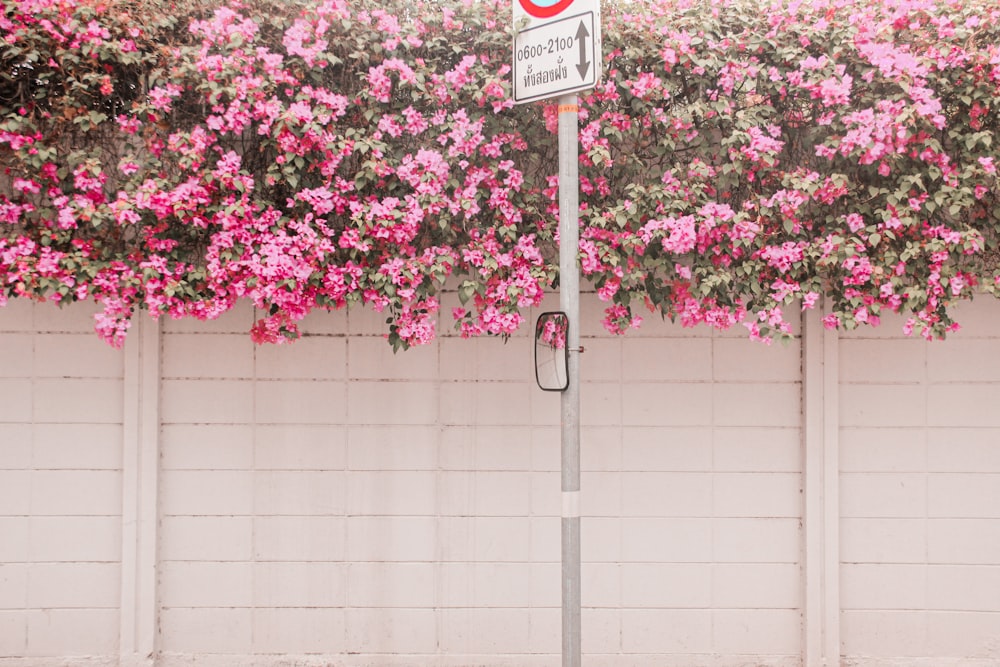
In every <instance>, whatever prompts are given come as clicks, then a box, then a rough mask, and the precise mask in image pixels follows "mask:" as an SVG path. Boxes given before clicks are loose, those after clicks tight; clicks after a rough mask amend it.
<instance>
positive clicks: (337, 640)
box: [0, 299, 1000, 667]
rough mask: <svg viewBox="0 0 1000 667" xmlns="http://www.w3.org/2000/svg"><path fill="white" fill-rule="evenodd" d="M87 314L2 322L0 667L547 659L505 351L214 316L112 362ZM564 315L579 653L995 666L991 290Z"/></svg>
mask: <svg viewBox="0 0 1000 667" xmlns="http://www.w3.org/2000/svg"><path fill="white" fill-rule="evenodd" d="M585 308H586V309H590V310H592V311H595V312H596V310H597V309H598V308H599V305H598V304H597V303H596V301H588V302H587V303H586V305H585ZM442 311H443V312H448V309H447V308H444V309H442ZM89 312H90V311H89V310H88V309H87V308H86V307H80V306H77V307H73V308H70V309H68V310H61V311H60V310H57V309H55V308H52V307H50V306H44V305H37V306H34V305H31V304H25V303H18V302H12V304H11V305H10V306H8V307H7V308H5V309H0V666H2V667H13V666H14V665H17V666H19V667H20V666H22V665H23V666H29V665H31V666H35V665H39V666H42V665H45V666H49V665H51V666H54V665H78V664H79V665H83V664H88V665H118V664H121V665H148V664H154V663H155V664H156V665H164V666H171V665H185V666H190V665H195V666H198V665H205V666H206V667H214V666H220V667H221V666H227V667H228V666H235V665H260V666H261V667H263V666H265V665H267V666H268V667H270V666H271V665H275V666H277V665H279V664H280V665H289V664H296V665H298V664H301V665H317V666H318V665H326V664H330V663H334V664H338V665H345V666H355V665H358V666H359V665H370V666H376V665H385V666H402V665H428V666H442V667H447V666H452V667H457V666H460V665H461V666H465V665H497V666H500V665H506V666H514V665H517V666H521V665H525V666H529V667H530V666H532V665H539V666H541V665H545V666H549V665H557V664H559V659H558V651H559V647H560V638H559V632H560V623H559V606H560V600H559V515H560V509H561V508H560V497H559V475H558V469H559V434H558V419H559V417H558V398H557V396H556V395H555V394H546V393H543V392H541V391H540V390H538V389H537V388H535V387H534V381H533V374H532V370H531V347H530V341H529V340H528V339H527V338H526V337H515V338H513V339H511V340H510V341H508V342H507V343H506V344H504V343H503V342H502V341H499V340H491V339H483V340H461V339H459V338H456V337H454V336H452V335H451V332H450V331H448V330H447V326H448V325H447V323H445V328H446V330H445V331H443V332H442V334H443V335H442V337H441V338H440V339H439V341H438V342H437V343H436V344H435V345H432V346H430V347H427V348H420V349H414V350H411V351H409V352H406V353H401V354H398V355H395V356H394V355H393V354H392V352H391V349H390V348H389V346H388V345H386V344H385V342H384V340H383V339H382V338H381V336H380V334H381V331H382V326H383V325H382V319H383V318H382V317H381V316H379V315H377V314H374V313H369V312H366V311H352V312H351V313H349V314H348V313H335V314H328V315H322V316H315V317H312V318H310V320H309V321H307V326H306V327H305V331H306V336H305V337H304V338H303V339H302V340H300V341H299V342H298V343H296V344H294V345H291V346H282V347H267V346H265V347H255V346H254V345H253V344H252V343H251V342H250V339H249V336H248V335H247V334H246V331H247V329H248V328H249V326H250V324H251V322H252V319H253V317H252V313H251V312H250V311H249V310H248V309H242V310H239V311H236V312H234V313H231V314H229V315H227V316H226V317H225V318H223V319H222V320H220V321H217V322H212V323H200V322H187V321H183V322H164V323H163V324H162V326H161V327H159V328H158V329H157V328H155V327H149V326H145V325H144V326H143V327H141V328H139V330H138V331H135V332H133V334H132V337H131V338H130V340H129V344H128V347H127V348H126V350H125V351H123V352H115V351H112V350H110V349H108V348H106V347H105V346H104V344H103V343H101V342H100V341H98V339H97V337H96V336H95V335H94V334H92V333H90V326H91V324H90V320H89ZM595 312H591V313H588V314H587V315H586V318H587V319H586V321H585V324H584V332H583V333H584V336H585V340H584V345H585V346H586V349H587V351H586V353H585V355H584V357H583V360H582V363H583V369H584V371H583V372H584V376H585V377H584V380H585V385H584V388H583V391H582V396H583V399H582V400H583V415H584V426H583V469H584V472H583V479H582V483H583V494H582V505H583V506H582V511H583V515H584V519H583V549H584V557H583V560H584V563H583V596H584V618H583V632H584V646H583V648H584V652H585V656H586V657H585V664H586V665H588V667H591V666H592V667H598V666H605V665H607V666H609V667H610V666H612V665H614V666H615V667H626V666H643V665H648V666H650V667H651V666H653V665H656V666H658V667H659V666H663V665H669V666H670V667H685V666H691V667H695V666H699V667H700V666H706V667H708V666H712V667H722V666H728V665H733V666H737V665H739V666H743V665H755V666H756V665H771V666H781V667H784V666H791V665H800V664H804V665H809V666H810V667H811V666H812V665H822V664H824V662H823V661H824V659H825V660H826V662H825V664H826V665H828V666H829V665H834V664H836V663H837V662H839V661H840V660H839V659H838V658H837V657H836V656H835V655H834V654H838V655H839V654H842V655H843V656H844V657H843V664H848V665H865V666H867V665H873V666H874V665H893V666H894V667H895V666H899V667H911V666H912V667H932V666H933V667H939V666H941V667H945V666H948V665H955V666H957V665H960V664H961V665H963V666H968V665H974V666H976V667H980V666H981V667H986V666H987V665H991V666H995V665H997V664H1000V437H997V436H998V435H1000V417H998V415H1000V412H998V411H997V410H996V409H995V407H994V406H996V405H997V404H998V401H997V398H1000V361H998V360H1000V337H996V336H994V334H993V331H992V330H993V328H994V327H992V326H991V325H992V324H993V323H994V322H997V321H1000V320H998V317H1000V304H996V303H995V302H993V301H990V300H987V299H983V300H980V301H976V302H975V303H972V304H969V305H968V306H967V307H965V308H963V315H964V318H963V319H964V321H965V323H966V325H967V327H966V330H965V331H963V332H962V333H960V334H958V335H957V336H955V337H954V338H953V339H951V340H949V341H948V342H946V343H933V344H927V343H924V342H922V341H913V340H908V339H903V338H895V337H893V336H894V335H895V333H896V332H898V330H899V327H898V323H895V324H894V323H892V322H889V323H887V324H886V325H885V326H884V328H883V329H881V330H875V331H866V332H862V333H857V334H850V335H843V336H841V337H838V336H836V335H833V334H830V333H829V332H824V331H822V329H819V328H816V327H814V326H810V325H807V326H806V328H805V329H804V331H803V334H802V337H801V339H800V341H801V342H800V341H796V342H793V343H791V344H789V345H780V344H776V345H774V346H772V347H765V346H763V345H760V344H756V343H751V342H749V341H747V340H744V339H743V338H742V337H740V336H739V335H738V332H734V333H733V334H726V335H719V334H716V335H712V334H711V333H710V332H708V331H706V330H703V329H696V330H684V329H681V328H680V327H675V326H672V325H670V324H669V323H660V322H656V321H650V322H648V323H647V324H646V325H644V327H643V328H642V329H641V330H640V331H639V332H637V333H636V334H634V335H630V336H629V337H627V338H624V339H622V338H610V337H607V336H605V335H604V334H603V333H602V332H601V331H600V329H599V324H596V323H597V322H598V321H599V319H600V318H599V316H596V315H595ZM150 655H151V656H152V657H149V656H150Z"/></svg>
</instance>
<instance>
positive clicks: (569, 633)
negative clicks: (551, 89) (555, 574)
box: [559, 94, 581, 667]
mask: <svg viewBox="0 0 1000 667" xmlns="http://www.w3.org/2000/svg"><path fill="white" fill-rule="evenodd" d="M578 117H579V108H578V107H577V99H576V95H575V94H573V95H562V96H560V97H559V306H560V309H561V310H562V311H563V312H564V313H566V315H567V316H568V318H567V319H568V320H569V331H568V332H567V335H566V347H567V349H568V350H569V369H568V370H569V372H568V377H569V386H568V387H567V389H566V391H564V392H563V393H562V401H561V404H560V423H561V438H560V440H561V449H562V665H563V667H580V662H581V649H580V637H581V633H580V268H579V266H578V263H577V254H578V248H579V247H580V223H579V219H580V218H579V215H580V209H579V207H580V192H579V188H580V176H579V158H578V151H579V121H578Z"/></svg>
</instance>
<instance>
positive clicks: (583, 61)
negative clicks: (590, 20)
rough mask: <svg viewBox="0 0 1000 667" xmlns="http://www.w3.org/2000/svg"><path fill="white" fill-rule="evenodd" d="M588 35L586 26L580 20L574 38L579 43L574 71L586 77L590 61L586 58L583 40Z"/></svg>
mask: <svg viewBox="0 0 1000 667" xmlns="http://www.w3.org/2000/svg"><path fill="white" fill-rule="evenodd" d="M588 37H590V31H589V30H587V26H585V25H584V24H583V21H580V27H579V28H577V29H576V40H577V42H579V43H580V64H579V65H577V66H576V71H577V72H579V73H580V78H581V79H584V80H586V79H587V71H588V70H589V69H590V62H589V61H588V60H587V44H586V42H585V41H584V40H586V39H587V38H588Z"/></svg>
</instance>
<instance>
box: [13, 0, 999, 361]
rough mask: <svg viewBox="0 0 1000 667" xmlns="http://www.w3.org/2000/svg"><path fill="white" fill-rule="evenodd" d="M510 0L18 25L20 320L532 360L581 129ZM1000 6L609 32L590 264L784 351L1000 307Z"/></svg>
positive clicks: (46, 0)
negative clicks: (449, 330) (247, 324)
mask: <svg viewBox="0 0 1000 667" xmlns="http://www.w3.org/2000/svg"><path fill="white" fill-rule="evenodd" d="M509 13H510V8H509V3H507V2H502V3H501V2H496V1H494V0H488V1H486V2H480V1H477V2H471V1H470V0H464V1H457V0H454V1H450V2H438V1H434V0H411V1H409V2H406V3H395V2H390V3H385V2H378V3H376V2H374V0H294V1H291V2H286V1H282V2H277V1H275V0H244V1H240V0H230V1H228V2H223V1H222V0H220V1H219V2H218V4H217V5H216V6H215V7H214V9H213V10H212V11H206V10H205V9H204V8H203V3H191V4H190V5H187V4H186V3H185V1H184V0H178V1H177V2H175V3H173V4H172V5H171V7H169V8H167V7H165V6H164V5H162V4H161V3H160V1H159V0H141V1H139V2H134V1H133V2H128V3H125V2H123V1H122V0H12V1H11V2H9V3H7V4H6V5H5V7H4V10H3V13H2V14H0V31H2V35H3V39H2V41H0V67H2V68H3V71H4V73H5V78H4V79H3V80H2V81H0V105H2V106H0V111H2V113H0V168H2V169H3V176H2V177H0V304H3V303H5V302H6V301H7V299H9V298H15V297H21V298H34V299H46V300H50V301H56V302H65V301H75V300H86V299H93V300H96V301H98V302H100V303H101V304H102V306H103V308H102V312H101V313H100V314H99V315H98V317H97V322H96V325H97V330H98V332H99V333H100V334H101V335H102V336H103V337H104V338H106V339H107V340H108V341H110V342H111V343H113V344H121V342H122V340H123V337H124V336H125V334H126V331H127V329H128V326H129V323H130V321H131V318H132V317H133V316H134V314H135V313H136V311H137V310H140V309H145V310H148V311H149V313H150V314H152V315H153V316H155V317H159V316H164V315H167V316H170V317H188V316H190V317H197V318H213V317H217V316H219V315H220V314H222V313H223V312H225V311H226V310H228V309H230V308H232V307H233V305H234V304H235V303H236V302H237V301H238V300H240V299H248V300H250V301H251V302H252V303H253V304H254V306H255V307H256V308H257V309H258V311H259V312H260V313H261V317H260V319H259V320H258V321H257V322H256V323H255V325H254V326H253V329H252V331H251V335H252V336H253V337H254V339H255V340H257V341H260V342H265V341H266V342H281V341H284V340H287V339H292V338H295V337H296V336H297V332H298V330H297V323H298V322H299V321H300V320H301V319H302V318H303V317H305V315H307V314H308V313H309V312H311V311H312V310H315V309H337V308H343V307H345V306H347V305H349V304H358V305H361V306H366V307H371V308H374V309H375V310H378V311H383V312H385V313H386V317H387V325H388V332H387V336H388V338H389V341H390V343H392V344H393V345H394V347H397V348H398V347H407V346H409V345H414V344H422V343H426V342H428V341H430V340H432V339H433V337H434V335H435V326H436V323H437V321H438V318H439V317H441V315H439V310H440V306H441V302H440V294H441V292H442V290H443V289H445V288H446V287H447V288H448V289H457V291H458V296H459V298H460V300H461V304H462V305H461V307H458V308H453V309H451V312H450V313H446V314H445V315H444V316H447V315H448V314H450V315H451V317H452V318H453V319H454V320H455V326H456V327H457V328H458V329H459V331H460V332H461V333H462V335H467V336H474V335H480V334H497V335H508V334H510V333H512V332H514V331H515V330H517V329H518V327H519V326H520V325H521V324H522V321H523V314H522V313H523V310H524V309H525V308H527V307H531V306H535V305H538V304H539V303H540V301H541V299H542V297H543V295H544V293H545V292H546V291H547V290H551V289H553V288H555V287H557V284H558V267H557V264H558V262H557V261H556V256H557V252H556V251H555V247H556V244H557V242H558V238H557V236H558V235H557V232H556V230H557V218H558V204H557V202H558V196H557V191H558V190H557V186H558V178H557V176H556V175H555V172H556V168H555V164H556V155H557V146H556V143H557V140H556V132H555V130H556V113H555V108H554V105H553V104H551V103H544V102H542V103H536V104H532V105H527V106H519V107H514V106H513V103H512V101H511V81H510V74H511V68H510V66H509V64H508V63H509V61H510V44H511V36H510V32H509V30H510V17H509ZM997 25H1000V9H998V8H997V7H996V6H995V4H994V3H988V2H977V1H967V0H963V1H961V2H959V1H956V0H878V1H877V2H860V1H859V0H817V1H815V2H810V3H775V4H774V5H772V6H770V7H764V8H762V7H761V6H760V5H759V3H751V2H746V1H744V0H727V1H726V2H723V3H713V4H711V5H706V4H705V3H699V2H693V1H691V0H658V1H657V2H648V3H638V4H636V3H622V4H620V5H618V4H614V3H612V4H610V5H608V6H607V7H605V9H604V27H603V32H604V47H605V53H604V58H605V63H604V72H605V76H604V78H603V80H602V81H601V82H599V84H598V86H597V87H596V88H595V89H594V90H593V91H589V92H587V93H584V94H582V95H581V99H580V106H581V114H580V116H581V118H580V147H581V151H580V174H581V179H580V188H581V210H580V220H581V241H580V248H579V252H580V262H581V270H582V273H583V275H584V277H585V278H587V279H589V280H590V281H591V282H592V284H593V285H594V288H595V289H596V290H597V293H598V296H599V297H600V298H601V299H603V300H605V301H606V302H608V307H607V310H606V313H605V318H604V324H605V326H606V327H607V328H608V329H609V330H610V331H613V332H623V331H625V330H627V329H629V328H631V327H635V326H639V324H640V323H641V321H642V319H643V317H644V316H647V317H648V316H649V315H648V314H647V313H644V311H649V312H651V313H654V314H655V313H659V314H661V315H663V316H666V317H670V318H674V319H678V320H680V321H681V322H682V323H683V324H685V325H696V324H707V325H709V326H713V327H718V328H729V327H732V326H734V325H742V326H745V327H746V328H747V330H748V331H749V334H750V335H751V336H752V337H755V338H761V339H764V340H770V339H771V338H772V337H774V336H783V335H788V334H789V332H790V330H791V329H790V324H789V319H790V318H791V317H792V315H791V313H792V312H794V310H797V309H806V308H814V307H817V306H818V304H819V303H820V298H821V297H825V303H826V308H827V310H828V315H827V316H826V318H825V320H824V321H825V323H826V324H827V326H830V327H844V328H853V327H855V326H857V325H860V324H869V325H874V324H878V322H879V318H880V316H881V315H882V314H883V313H884V312H899V313H903V314H905V315H906V316H907V318H908V319H907V324H906V330H907V331H908V332H912V333H917V334H920V335H923V336H926V337H929V338H930V337H940V336H943V335H944V334H945V333H947V332H948V331H950V330H953V329H954V328H956V326H957V324H956V323H955V322H954V321H953V320H952V318H951V316H950V314H949V309H950V306H951V305H952V304H954V303H955V302H956V301H958V300H961V299H966V298H970V297H971V296H973V295H974V294H976V293H981V292H986V293H993V294H996V293H997V292H998V291H1000V271H998V265H997V261H996V259H997V257H996V253H997V242H998V239H997V229H998V223H1000V203H998V195H1000V188H998V185H997V174H996V166H997V164H998V163H1000V154H998V148H997V145H998V142H997V139H998V138H1000V137H998V127H1000V126H998V112H997V106H998V105H997V100H998V99H1000V47H998V46H997V44H998V43H1000V40H998V37H1000V34H998V31H1000V28H997V27H996V26H997Z"/></svg>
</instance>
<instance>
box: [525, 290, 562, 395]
mask: <svg viewBox="0 0 1000 667" xmlns="http://www.w3.org/2000/svg"><path fill="white" fill-rule="evenodd" d="M558 317H561V318H563V321H564V323H565V326H566V330H567V331H568V330H569V315H567V314H566V313H565V312H563V311H561V310H551V311H548V312H545V313H542V314H541V315H539V316H538V319H536V320H535V352H534V357H535V384H537V385H538V388H539V389H541V390H542V391H560V392H561V391H566V390H567V389H569V345H568V342H564V343H563V346H562V358H561V359H560V357H559V356H558V353H556V354H554V355H553V357H554V358H555V363H557V364H558V363H560V362H561V364H562V370H563V377H564V378H565V382H564V383H563V385H562V386H555V387H554V386H551V385H550V386H546V385H544V384H542V379H541V377H540V375H539V372H538V370H539V366H540V364H539V355H538V349H539V347H540V346H541V338H542V337H541V331H542V328H543V327H544V326H545V323H546V322H548V321H549V320H550V319H555V318H558ZM564 340H565V339H564ZM546 347H548V349H551V350H558V349H559V348H557V347H554V346H552V345H551V344H550V345H547V346H546ZM556 377H558V373H557V374H556Z"/></svg>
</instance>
